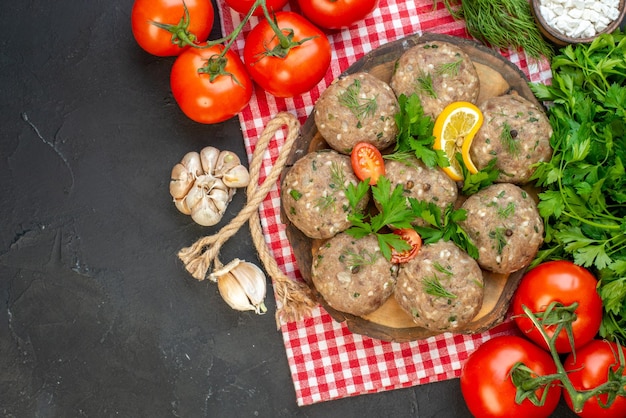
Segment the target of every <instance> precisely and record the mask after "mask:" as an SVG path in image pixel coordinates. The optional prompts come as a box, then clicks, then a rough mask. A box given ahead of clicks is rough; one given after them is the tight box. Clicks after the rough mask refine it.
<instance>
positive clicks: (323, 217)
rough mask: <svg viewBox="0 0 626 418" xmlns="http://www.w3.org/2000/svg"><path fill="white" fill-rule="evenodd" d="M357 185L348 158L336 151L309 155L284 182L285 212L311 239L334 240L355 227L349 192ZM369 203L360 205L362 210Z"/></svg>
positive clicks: (282, 193) (288, 174)
mask: <svg viewBox="0 0 626 418" xmlns="http://www.w3.org/2000/svg"><path fill="white" fill-rule="evenodd" d="M357 182H358V179H357V178H356V176H355V175H354V173H353V172H352V165H351V164H350V157H348V156H347V155H343V154H339V153H338V152H336V151H333V150H320V151H316V152H312V153H309V154H307V155H305V156H304V157H302V158H301V159H299V160H298V161H296V162H295V164H294V165H293V167H292V168H291V169H290V170H289V172H288V173H287V175H286V176H285V178H284V179H283V182H282V187H281V190H282V192H281V202H282V205H283V209H284V212H285V214H286V215H287V218H289V220H290V221H291V222H292V223H293V224H294V226H295V227H296V228H298V229H299V230H301V231H302V232H303V233H304V234H305V235H306V236H308V237H309V238H330V237H332V236H334V235H335V234H337V233H339V232H341V231H343V230H345V229H347V228H348V227H350V225H351V223H350V221H348V219H347V215H348V213H349V207H350V206H349V202H348V199H347V198H346V195H345V188H346V187H347V185H348V183H353V184H356V183H357ZM367 201H368V199H363V200H362V201H361V202H360V204H359V210H362V209H364V208H365V207H366V206H367Z"/></svg>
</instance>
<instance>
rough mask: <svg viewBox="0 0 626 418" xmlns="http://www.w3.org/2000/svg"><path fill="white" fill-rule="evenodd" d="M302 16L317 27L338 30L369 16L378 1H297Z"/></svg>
mask: <svg viewBox="0 0 626 418" xmlns="http://www.w3.org/2000/svg"><path fill="white" fill-rule="evenodd" d="M298 4H299V5H300V9H301V10H302V14H303V15H304V16H305V17H306V18H307V19H309V20H310V21H311V22H313V23H315V24H316V25H317V26H319V27H321V28H326V29H340V28H346V27H348V26H352V25H353V24H355V23H356V22H358V21H360V20H363V19H364V18H365V16H367V15H368V14H370V13H371V12H372V10H374V8H376V5H377V4H378V0H298Z"/></svg>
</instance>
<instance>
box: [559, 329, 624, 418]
mask: <svg viewBox="0 0 626 418" xmlns="http://www.w3.org/2000/svg"><path fill="white" fill-rule="evenodd" d="M620 349H621V350H622V353H624V357H625V358H626V350H625V349H624V347H620ZM617 350H618V346H617V344H615V343H613V342H609V341H603V340H593V341H591V342H590V343H589V344H586V345H585V346H584V347H582V348H581V349H578V350H576V356H574V354H569V355H568V356H567V358H566V359H565V362H564V363H563V366H564V367H565V370H566V371H567V372H568V375H569V378H570V381H571V382H572V385H574V388H575V389H576V390H577V391H579V392H580V391H585V390H590V389H593V388H595V387H597V386H600V385H601V384H603V383H605V382H606V381H607V376H608V373H609V369H612V370H613V371H617V369H618V368H619V366H620V359H619V351H617ZM622 375H626V369H623V370H622ZM563 395H564V398H565V403H567V406H569V407H570V409H571V410H572V411H574V408H573V406H572V398H571V397H570V395H569V393H568V392H567V391H564V392H563ZM607 396H608V395H606V394H604V395H600V396H599V397H600V402H601V403H598V398H597V397H592V398H590V399H588V400H587V401H586V402H585V404H584V405H583V409H582V411H579V412H576V411H574V412H576V413H577V414H578V415H579V416H581V417H583V418H624V417H626V397H624V396H618V397H617V398H615V401H614V402H613V404H611V406H610V407H609V408H603V407H602V404H606V402H607Z"/></svg>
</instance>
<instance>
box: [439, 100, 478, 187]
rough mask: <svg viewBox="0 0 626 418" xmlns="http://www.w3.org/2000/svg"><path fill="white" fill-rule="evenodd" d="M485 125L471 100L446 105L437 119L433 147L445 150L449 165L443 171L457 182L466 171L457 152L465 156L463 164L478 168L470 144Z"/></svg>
mask: <svg viewBox="0 0 626 418" xmlns="http://www.w3.org/2000/svg"><path fill="white" fill-rule="evenodd" d="M482 124H483V114H482V112H481V111H480V109H478V107H476V106H475V105H474V104H472V103H470V102H453V103H451V104H449V105H448V106H446V107H445V108H444V109H443V111H442V112H441V114H439V116H437V119H436V120H435V126H434V128H433V135H434V136H435V143H434V145H433V148H434V149H436V150H442V151H443V152H444V153H445V154H446V157H447V158H448V161H449V162H450V165H449V166H448V167H443V171H444V172H445V173H446V174H447V175H448V176H449V177H450V178H451V179H452V180H454V181H459V180H463V172H462V171H461V167H460V165H459V163H458V161H457V160H456V158H455V157H454V156H455V154H456V153H457V152H460V153H461V155H462V156H463V163H464V164H465V166H466V167H467V169H468V170H469V172H470V173H477V172H478V169H477V168H476V165H475V164H474V162H473V161H472V159H471V157H470V147H471V146H472V141H473V139H474V135H475V134H476V132H478V129H480V126H481V125H482Z"/></svg>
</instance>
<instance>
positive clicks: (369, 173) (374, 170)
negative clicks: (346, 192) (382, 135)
mask: <svg viewBox="0 0 626 418" xmlns="http://www.w3.org/2000/svg"><path fill="white" fill-rule="evenodd" d="M350 162H351V163H352V171H354V174H355V175H356V176H357V178H358V179H359V180H366V179H369V184H370V185H375V184H376V183H377V182H378V178H379V177H380V176H383V175H385V161H384V160H383V156H382V154H381V153H380V151H379V150H378V148H376V147H375V146H374V145H372V144H370V143H368V142H359V143H357V144H356V145H355V146H354V148H352V152H351V153H350Z"/></svg>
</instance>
